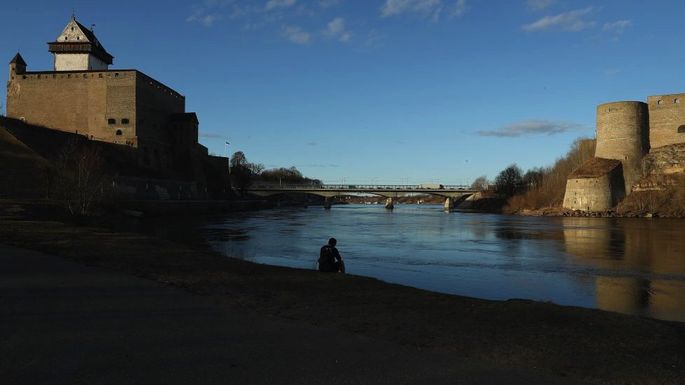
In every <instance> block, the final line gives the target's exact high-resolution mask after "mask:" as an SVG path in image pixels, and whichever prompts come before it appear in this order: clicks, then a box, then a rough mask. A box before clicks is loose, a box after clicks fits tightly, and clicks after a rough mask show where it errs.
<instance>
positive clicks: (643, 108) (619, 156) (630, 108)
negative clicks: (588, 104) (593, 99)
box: [595, 101, 649, 194]
mask: <svg viewBox="0 0 685 385" xmlns="http://www.w3.org/2000/svg"><path fill="white" fill-rule="evenodd" d="M648 151H649V111H648V107H647V104H646V103H642V102H633V101H629V102H614V103H606V104H601V105H599V106H597V148H596V150H595V157H598V158H604V159H616V160H620V161H621V163H622V164H623V176H624V179H625V191H626V193H627V194H629V193H630V189H631V186H633V184H635V183H637V182H638V180H639V179H640V177H641V175H642V164H641V161H642V158H643V157H644V156H645V154H647V152H648Z"/></svg>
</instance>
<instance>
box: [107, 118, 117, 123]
mask: <svg viewBox="0 0 685 385" xmlns="http://www.w3.org/2000/svg"><path fill="white" fill-rule="evenodd" d="M107 124H117V120H116V119H112V118H109V119H107Z"/></svg>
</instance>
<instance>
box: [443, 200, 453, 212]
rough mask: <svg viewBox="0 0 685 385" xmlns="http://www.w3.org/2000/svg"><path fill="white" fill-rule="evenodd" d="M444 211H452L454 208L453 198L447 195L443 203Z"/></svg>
mask: <svg viewBox="0 0 685 385" xmlns="http://www.w3.org/2000/svg"><path fill="white" fill-rule="evenodd" d="M443 207H444V209H445V211H452V209H453V208H454V199H453V198H450V197H447V198H445V204H444V205H443Z"/></svg>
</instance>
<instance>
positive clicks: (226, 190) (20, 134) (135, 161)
mask: <svg viewBox="0 0 685 385" xmlns="http://www.w3.org/2000/svg"><path fill="white" fill-rule="evenodd" d="M48 50H49V52H51V53H52V54H53V57H54V67H53V69H52V70H51V71H28V70H27V64H26V61H25V60H24V59H23V58H22V56H21V55H20V54H19V53H17V54H16V56H14V58H13V59H12V61H11V62H10V64H9V78H8V82H7V103H6V115H7V117H0V138H3V137H4V138H6V139H7V138H9V139H8V140H10V141H14V142H16V143H18V142H21V145H22V146H25V147H26V148H29V149H30V151H33V153H34V155H37V156H39V157H41V158H42V159H45V160H48V161H49V162H54V161H55V160H57V159H58V155H59V154H56V153H55V152H58V151H59V147H60V146H64V145H65V143H68V142H73V141H80V142H86V143H87V144H88V145H89V146H91V147H97V148H99V149H100V150H101V153H102V154H104V155H103V156H104V157H105V158H106V159H104V162H105V163H106V165H107V166H108V167H107V168H108V169H107V170H106V172H108V173H110V174H111V175H113V176H116V185H117V192H118V193H120V194H121V195H122V196H126V197H130V198H133V199H200V200H202V199H225V198H226V197H229V196H230V195H231V187H230V180H229V179H230V176H229V174H228V159H227V158H225V157H219V156H213V155H210V154H208V151H207V148H206V147H205V146H203V145H201V144H200V143H198V126H199V122H198V118H197V115H196V114H195V113H193V112H186V110H185V97H184V96H183V95H181V94H180V93H178V92H176V91H175V90H173V89H171V88H169V87H167V86H166V85H164V84H162V83H161V82H159V81H157V80H155V79H153V78H152V77H150V76H147V75H145V74H144V73H142V72H140V71H137V70H135V69H110V65H112V62H113V59H114V57H113V56H112V55H111V54H110V53H109V52H107V50H106V49H105V48H104V46H103V45H102V44H101V43H100V41H99V40H98V39H97V37H96V36H95V34H94V32H93V31H92V30H90V29H88V28H86V27H84V26H83V25H82V24H81V23H79V22H78V21H77V20H76V17H74V16H72V17H71V19H70V20H69V22H68V23H67V25H66V27H65V28H64V30H63V31H62V33H61V34H60V35H59V36H58V37H57V39H56V40H55V41H53V42H49V43H48ZM8 135H9V136H8ZM17 141H18V142H17ZM34 171H35V172H41V171H40V170H34ZM0 174H1V173H0ZM3 178H6V179H7V181H8V183H6V184H8V185H9V184H12V185H14V184H18V182H16V181H14V182H12V183H9V181H10V180H11V177H3V176H2V175H0V185H1V184H3V181H2V179H3ZM35 179H46V182H45V184H46V186H47V187H45V191H49V180H47V179H49V178H35ZM34 190H38V188H36V189H34ZM22 191H31V189H23V190H22ZM1 194H2V192H1V191H0V195H1ZM46 194H47V192H46Z"/></svg>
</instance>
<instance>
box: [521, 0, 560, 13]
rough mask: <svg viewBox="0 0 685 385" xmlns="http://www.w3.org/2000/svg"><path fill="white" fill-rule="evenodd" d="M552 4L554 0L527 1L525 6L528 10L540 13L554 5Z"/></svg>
mask: <svg viewBox="0 0 685 385" xmlns="http://www.w3.org/2000/svg"><path fill="white" fill-rule="evenodd" d="M554 2H555V0H527V1H526V5H527V6H528V8H530V9H533V10H536V11H541V10H543V9H547V8H549V6H550V5H552V4H554Z"/></svg>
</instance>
